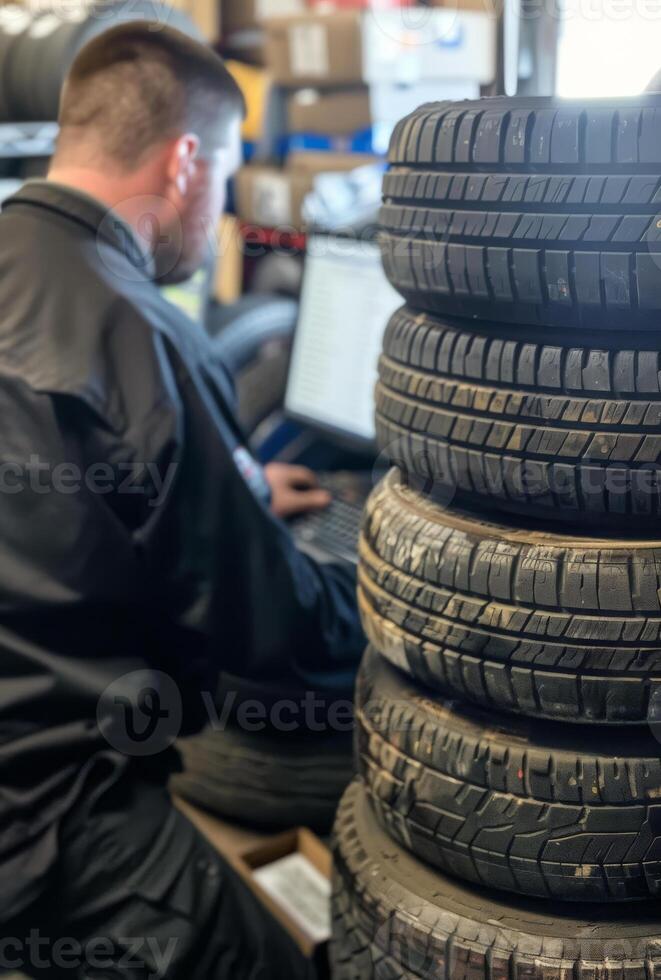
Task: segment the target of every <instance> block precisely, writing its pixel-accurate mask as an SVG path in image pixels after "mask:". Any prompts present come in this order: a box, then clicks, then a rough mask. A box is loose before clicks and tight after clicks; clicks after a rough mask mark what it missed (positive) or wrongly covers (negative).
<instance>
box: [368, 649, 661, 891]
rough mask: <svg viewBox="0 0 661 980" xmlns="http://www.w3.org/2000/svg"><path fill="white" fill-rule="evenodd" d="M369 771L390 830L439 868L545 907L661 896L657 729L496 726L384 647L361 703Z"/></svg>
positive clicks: (377, 808)
mask: <svg viewBox="0 0 661 980" xmlns="http://www.w3.org/2000/svg"><path fill="white" fill-rule="evenodd" d="M356 714H357V726H358V731H357V745H358V768H359V772H360V774H361V775H362V777H363V779H364V781H365V785H366V787H367V790H368V794H369V796H370V800H371V802H372V805H373V808H374V812H375V814H376V816H377V819H378V820H379V823H380V824H381V826H382V827H383V828H384V829H385V830H386V831H387V832H388V833H389V834H390V836H391V837H392V838H393V839H394V840H396V841H397V842H398V843H399V844H401V845H402V847H405V848H406V849H407V850H409V851H410V852H411V853H412V854H414V855H415V856H416V857H417V858H419V859H420V860H421V861H423V862H424V863H425V864H429V865H432V866H434V867H437V868H439V869H440V870H441V871H445V872H447V873H449V874H453V875H456V876H457V877H460V878H462V879H464V880H466V881H470V882H474V883H476V884H478V885H485V886H488V887H490V888H498V889H501V890H504V891H512V892H516V893H518V894H521V895H533V896H537V897H539V898H555V899H561V900H568V901H574V902H621V901H633V900H639V899H649V898H651V897H657V896H658V895H659V893H660V892H661V804H660V803H659V798H660V797H661V759H660V758H659V755H660V753H659V743H658V741H657V740H656V739H655V738H654V736H653V735H652V734H651V733H650V732H649V731H647V730H646V729H642V730H638V729H631V730H629V731H625V732H623V733H621V734H620V735H619V736H618V743H617V750H616V751H617V755H616V756H615V755H614V754H613V752H612V751H611V749H610V747H609V746H608V744H605V742H604V736H603V732H602V731H601V730H596V729H594V730H590V731H587V732H586V731H585V729H584V728H580V727H578V726H574V725H567V724H562V725H560V724H558V723H553V722H547V721H542V722H535V721H527V720H524V719H521V718H514V717H511V716H510V717H509V718H508V717H507V716H502V715H501V716H494V713H493V712H489V713H487V712H483V711H480V710H479V709H477V708H468V707H465V706H463V705H460V704H457V703H456V702H450V701H441V700H436V699H434V697H433V696H432V695H430V693H429V691H428V690H427V689H426V688H424V687H422V686H421V685H419V684H416V683H415V682H413V681H411V680H409V679H407V678H406V677H405V675H403V674H401V673H400V672H399V671H396V670H395V669H394V668H393V667H391V666H390V665H389V664H388V663H387V662H386V660H385V659H384V658H383V657H381V656H380V655H379V654H378V653H376V651H375V650H373V649H372V648H370V649H368V651H367V653H366V655H365V660H364V662H363V666H362V670H361V674H360V678H359V683H358V692H357V708H356Z"/></svg>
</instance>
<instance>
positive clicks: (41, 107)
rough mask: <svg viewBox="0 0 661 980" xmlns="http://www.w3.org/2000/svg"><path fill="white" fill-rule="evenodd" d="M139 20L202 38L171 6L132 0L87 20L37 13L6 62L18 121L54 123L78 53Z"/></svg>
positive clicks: (102, 6) (93, 11) (102, 7)
mask: <svg viewBox="0 0 661 980" xmlns="http://www.w3.org/2000/svg"><path fill="white" fill-rule="evenodd" d="M134 20H149V21H158V23H161V24H167V25H168V26H169V27H173V28H175V29H177V30H179V31H182V32H183V33H185V34H188V35H189V36H190V37H194V38H197V39H198V40H201V35H200V32H199V30H198V29H197V27H196V26H195V25H194V24H193V22H192V21H191V20H190V18H189V17H187V16H186V15H185V14H184V13H183V12H182V11H180V10H177V9H175V8H174V7H171V6H166V5H161V4H159V3H154V2H150V0H133V2H132V3H131V4H130V5H127V4H124V3H121V2H119V0H117V2H116V3H107V2H105V3H98V4H96V5H95V6H92V7H91V8H90V10H89V12H88V16H87V18H86V19H85V20H78V19H73V20H72V19H71V18H70V17H67V12H66V11H64V12H63V14H62V16H60V15H59V14H58V12H57V10H54V11H52V12H46V13H42V14H39V13H38V14H37V15H36V16H35V17H34V19H33V21H32V23H31V24H30V25H29V26H28V27H27V29H26V30H25V31H23V33H22V34H20V35H19V36H18V37H17V38H16V39H15V42H14V44H13V45H12V47H11V50H10V52H9V55H8V57H7V59H6V73H5V74H4V79H5V83H6V94H7V103H8V109H9V115H10V118H11V119H12V120H13V121H49V120H55V119H57V116H58V108H59V101H60V93H61V90H62V84H63V82H64V79H65V77H66V74H67V72H68V70H69V68H70V67H71V64H72V62H73V60H74V59H75V57H76V55H77V54H78V52H79V51H80V50H81V48H83V47H84V46H85V45H86V44H87V43H88V42H89V41H91V40H93V39H94V38H95V37H97V36H98V35H99V34H102V33H103V32H104V31H106V30H109V29H110V28H112V27H115V26H117V25H118V24H124V23H128V22H130V21H134Z"/></svg>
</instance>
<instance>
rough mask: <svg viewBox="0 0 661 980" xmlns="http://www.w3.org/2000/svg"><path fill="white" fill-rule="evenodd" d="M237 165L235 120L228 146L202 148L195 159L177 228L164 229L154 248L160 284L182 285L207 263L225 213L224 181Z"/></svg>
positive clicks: (180, 203)
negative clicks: (159, 240) (161, 242)
mask: <svg viewBox="0 0 661 980" xmlns="http://www.w3.org/2000/svg"><path fill="white" fill-rule="evenodd" d="M240 162H241V127H240V121H239V120H237V121H236V123H235V124H232V126H231V131H230V133H229V140H228V145H226V146H223V147H221V148H218V149H215V150H213V149H210V150H208V151H206V152H205V149H204V147H203V148H202V149H201V150H200V153H199V156H198V157H197V159H196V160H195V164H194V167H193V170H192V174H191V176H190V179H189V181H188V186H187V189H186V193H185V194H182V195H181V196H180V199H179V201H178V202H177V208H176V210H177V215H178V227H177V228H172V229H165V231H166V234H165V235H164V236H163V245H162V247H158V248H157V249H156V255H155V258H156V273H157V278H158V280H159V282H160V283H163V284H169V283H178V282H185V281H186V280H187V279H190V277H191V276H192V275H194V274H195V272H197V270H198V269H200V268H201V267H202V266H203V265H205V263H206V262H207V261H208V259H209V257H210V255H211V254H212V251H213V249H214V246H215V243H216V241H217V227H218V222H219V220H220V218H221V216H222V214H223V212H224V210H225V203H226V200H227V182H228V180H229V179H230V177H232V175H233V174H234V173H235V172H236V170H237V168H238V166H239V164H240ZM167 232H169V233H167Z"/></svg>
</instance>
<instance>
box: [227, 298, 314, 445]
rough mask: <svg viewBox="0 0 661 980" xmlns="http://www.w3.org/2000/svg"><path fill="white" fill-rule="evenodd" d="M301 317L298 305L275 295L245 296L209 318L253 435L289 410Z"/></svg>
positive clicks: (246, 425) (241, 413) (239, 408)
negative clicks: (292, 364)
mask: <svg viewBox="0 0 661 980" xmlns="http://www.w3.org/2000/svg"><path fill="white" fill-rule="evenodd" d="M297 317H298V303H297V302H295V301H294V300H292V299H285V298H283V297H280V296H274V295H269V296H267V295H248V296H244V297H243V298H242V299H240V300H239V301H238V302H237V303H235V304H233V305H232V306H229V307H216V308H215V309H214V310H213V311H212V314H211V316H210V317H209V322H208V331H209V333H210V334H211V336H212V337H213V338H214V339H213V347H214V350H215V352H216V354H217V356H218V357H219V358H220V360H221V361H222V363H223V364H224V365H225V367H226V368H227V370H228V371H229V372H230V374H231V375H232V377H233V379H234V382H235V386H236V395H237V415H238V418H239V421H240V423H241V426H242V428H243V430H244V432H246V433H248V434H249V435H252V433H254V431H255V430H256V429H257V427H258V426H259V425H260V424H261V423H262V422H263V421H264V420H265V419H267V418H269V416H271V415H272V414H273V413H274V412H276V411H278V410H279V409H281V408H282V406H283V405H284V401H285V392H286V389H287V375H288V371H289V361H290V358H291V345H292V341H293V337H294V329H295V326H296V320H297Z"/></svg>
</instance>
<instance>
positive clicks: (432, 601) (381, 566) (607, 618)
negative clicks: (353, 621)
mask: <svg viewBox="0 0 661 980" xmlns="http://www.w3.org/2000/svg"><path fill="white" fill-rule="evenodd" d="M360 556H361V564H360V568H359V574H358V579H359V601H360V606H361V611H362V615H363V624H364V627H365V631H366V633H367V636H368V638H369V639H370V641H371V642H372V643H373V644H374V646H376V648H377V649H378V650H379V651H380V652H381V653H383V654H385V655H386V656H387V657H388V658H389V659H390V660H391V661H392V662H393V663H394V664H395V666H398V667H401V668H402V669H405V670H407V671H408V672H409V673H411V674H412V675H413V676H414V677H417V679H418V680H420V681H421V682H422V683H423V684H426V685H428V686H430V687H433V688H435V689H437V690H441V691H445V692H448V693H450V694H453V695H458V696H459V697H461V698H466V699H467V700H469V701H472V702H474V703H477V704H481V705H485V706H487V707H489V708H492V709H496V710H507V711H512V712H515V713H519V714H524V715H530V716H533V717H544V718H550V719H557V720H563V721H573V722H578V723H590V724H595V723H604V722H605V723H608V724H613V725H627V724H643V723H656V722H657V721H658V720H659V718H660V717H661V714H660V708H661V687H660V684H661V598H660V585H661V542H660V541H652V540H647V541H633V540H632V541H619V540H617V539H614V540H607V539H601V540H598V539H596V538H589V537H584V538H578V537H576V536H573V537H571V536H569V535H564V536H563V535H561V534H551V533H549V532H539V531H533V530H530V529H528V528H526V527H523V526H522V527H518V526H516V525H514V524H509V525H505V524H496V523H488V522H487V521H485V520H483V519H480V518H479V517H475V516H472V515H470V514H468V513H464V512H461V511H444V510H442V509H441V508H440V507H438V506H436V505H434V504H432V503H430V502H429V501H428V500H426V499H425V498H424V497H423V496H422V495H421V494H419V493H417V492H415V491H413V490H411V489H409V488H407V487H405V486H403V485H402V484H401V482H400V480H399V478H398V476H397V474H396V472H395V471H392V472H391V473H390V474H389V475H388V476H387V477H386V479H385V480H384V481H382V483H381V484H380V485H379V487H377V489H376V490H375V492H374V493H373V494H372V496H371V498H370V501H369V503H368V505H367V509H366V515H365V520H364V527H363V534H362V537H361V542H360Z"/></svg>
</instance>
